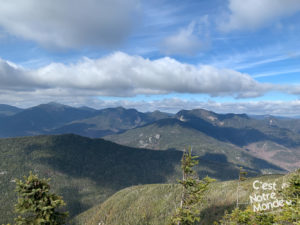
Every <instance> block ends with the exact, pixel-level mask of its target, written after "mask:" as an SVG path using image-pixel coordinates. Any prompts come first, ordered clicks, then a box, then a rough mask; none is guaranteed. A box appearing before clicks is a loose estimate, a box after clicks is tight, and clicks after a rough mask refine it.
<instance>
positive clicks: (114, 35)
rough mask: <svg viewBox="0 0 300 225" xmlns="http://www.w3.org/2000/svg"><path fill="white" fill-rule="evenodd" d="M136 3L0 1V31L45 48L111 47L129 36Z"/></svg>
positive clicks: (109, 0) (120, 0)
mask: <svg viewBox="0 0 300 225" xmlns="http://www.w3.org/2000/svg"><path fill="white" fill-rule="evenodd" d="M138 13H139V0H126V1H124V0H51V1H48V0H46V1H40V0H26V1H23V0H10V1H2V2H1V7H0V27H2V28H4V30H5V31H7V32H8V33H10V34H12V35H16V36H19V37H22V38H25V39H28V40H33V41H36V42H38V43H40V44H41V45H43V46H46V47H48V48H79V47H85V46H114V45H116V44H119V43H120V42H121V41H122V40H123V39H124V38H126V37H127V35H128V34H129V33H130V31H131V29H132V26H133V24H134V21H138V20H137V16H138Z"/></svg>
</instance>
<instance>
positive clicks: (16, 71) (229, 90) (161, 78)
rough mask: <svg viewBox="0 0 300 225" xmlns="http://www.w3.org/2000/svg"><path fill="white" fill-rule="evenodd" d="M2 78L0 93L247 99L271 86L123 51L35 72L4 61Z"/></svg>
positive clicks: (235, 74)
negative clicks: (184, 94)
mask: <svg viewBox="0 0 300 225" xmlns="http://www.w3.org/2000/svg"><path fill="white" fill-rule="evenodd" d="M0 80H1V84H0V91H11V92H20V91H22V92H33V91H35V92H36V91H39V92H45V93H48V94H49V92H50V91H52V92H53V94H55V93H57V94H62V95H74V94H75V93H77V94H78V95H91V96H119V97H128V96H136V95H140V94H145V95H155V94H168V93H204V94H209V95H211V96H233V97H236V98H247V97H257V96H261V95H263V94H264V93H265V92H267V91H269V90H272V88H273V86H272V85H271V84H266V83H259V82H257V81H255V80H254V79H253V78H251V77H250V76H249V75H247V74H243V73H240V72H237V71H234V70H230V69H217V68H214V67H212V66H208V65H201V66H194V65H191V64H184V63H181V62H178V61H176V60H174V59H172V58H169V57H164V58H160V59H157V60H149V59H147V58H143V57H141V56H131V55H128V54H125V53H122V52H116V53H113V54H111V55H108V56H106V57H103V58H100V59H95V60H93V59H89V58H84V59H83V60H81V61H80V62H78V63H76V64H69V65H66V64H62V63H51V64H49V65H48V66H45V67H41V68H39V69H35V70H26V69H24V68H22V67H19V66H17V65H15V64H12V63H9V62H6V61H4V60H0Z"/></svg>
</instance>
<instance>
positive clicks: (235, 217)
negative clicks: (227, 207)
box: [215, 207, 275, 225]
mask: <svg viewBox="0 0 300 225" xmlns="http://www.w3.org/2000/svg"><path fill="white" fill-rule="evenodd" d="M274 222H275V218H274V215H273V214H270V213H269V214H267V213H261V212H253V211H252V210H251V208H250V207H248V208H247V209H245V210H241V209H239V208H235V209H234V210H233V211H232V212H231V213H230V214H229V213H227V212H225V215H224V217H223V218H222V220H220V221H219V223H217V222H216V223H215V224H220V225H255V224H257V225H259V224H260V225H271V224H274Z"/></svg>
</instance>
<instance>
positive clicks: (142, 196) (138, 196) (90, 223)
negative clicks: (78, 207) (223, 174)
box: [72, 175, 291, 225]
mask: <svg viewBox="0 0 300 225" xmlns="http://www.w3.org/2000/svg"><path fill="white" fill-rule="evenodd" d="M290 177H291V175H284V176H283V175H264V176H260V177H256V178H249V179H247V180H245V181H243V182H241V183H240V192H239V201H240V203H241V204H240V208H241V210H243V209H244V208H246V207H247V205H249V195H250V194H252V192H253V188H252V183H253V181H255V180H257V179H259V180H260V181H262V182H269V183H273V182H277V184H278V185H281V184H282V183H284V182H287V181H288V180H289V178H290ZM237 185H238V181H237V180H234V181H224V182H214V183H212V184H211V185H210V186H209V189H208V190H207V191H206V192H205V194H204V198H203V202H205V204H199V209H200V217H201V220H200V222H199V223H198V224H201V225H208V224H209V225H211V224H214V222H215V221H219V220H221V219H222V218H223V215H224V214H225V212H226V211H227V212H231V211H232V210H234V209H235V207H236V200H237V192H236V191H237ZM181 193H182V188H181V185H180V184H151V185H139V186H134V187H130V188H126V189H123V190H121V191H119V192H117V193H116V194H114V195H113V196H112V197H110V198H109V199H108V200H106V201H105V202H104V203H103V204H99V205H97V206H95V207H93V208H91V209H89V210H87V211H86V212H84V213H82V214H80V215H78V216H77V217H75V219H74V220H73V221H72V224H76V225H77V224H78V225H79V224H86V225H98V223H99V222H102V223H103V224H105V225H115V224H118V225H125V224H126V225H136V224H141V225H142V224H143V225H144V224H147V225H166V224H168V223H169V222H170V220H169V219H170V218H171V216H172V215H174V213H175V211H176V208H178V206H179V205H180V201H181ZM228 224H230V223H228ZM233 224H234V223H233ZM237 224H238V223H237ZM241 224H243V223H241ZM246 224H247V223H246ZM251 225H253V224H251Z"/></svg>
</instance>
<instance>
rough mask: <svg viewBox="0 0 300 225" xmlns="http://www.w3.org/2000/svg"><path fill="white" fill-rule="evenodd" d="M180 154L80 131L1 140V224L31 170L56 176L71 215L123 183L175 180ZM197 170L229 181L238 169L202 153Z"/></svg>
mask: <svg viewBox="0 0 300 225" xmlns="http://www.w3.org/2000/svg"><path fill="white" fill-rule="evenodd" d="M181 157H182V152H180V151H174V150H173V151H153V150H145V149H136V148H131V147H125V146H120V145H118V144H115V143H112V142H109V141H105V140H103V139H90V138H85V137H80V136H77V135H54V136H36V137H22V138H8V139H0V194H1V198H0V223H8V222H11V221H12V218H13V217H14V215H13V205H14V203H15V201H16V196H15V193H14V189H15V183H14V181H15V179H16V178H22V177H23V175H27V174H28V173H29V171H33V172H34V173H37V174H38V175H39V176H40V177H45V178H51V179H52V181H51V183H50V184H51V187H52V189H53V191H55V192H57V193H58V194H61V195H62V196H63V197H64V200H65V201H66V203H67V206H68V207H67V209H68V210H69V212H70V215H71V218H72V217H73V216H74V215H77V214H79V213H81V212H83V211H85V210H87V209H89V208H91V207H93V206H95V205H97V204H99V203H101V202H103V201H104V200H106V199H107V198H108V197H109V196H111V195H112V194H114V193H115V192H117V191H119V190H121V189H123V188H126V187H130V186H132V185H138V184H153V183H173V182H176V179H178V178H180V177H181V171H180V160H181ZM265 165H267V166H268V164H265ZM267 168H269V167H267ZM269 169H270V170H271V169H272V167H271V166H270V168H269ZM248 171H249V172H250V174H251V175H252V176H254V175H257V174H260V173H261V170H259V169H257V168H252V169H251V168H248ZM197 172H198V174H199V175H200V176H201V177H203V176H206V175H209V176H211V177H214V178H217V179H220V180H229V179H234V178H236V177H237V175H238V168H237V165H234V164H233V163H230V162H220V163H217V162H214V161H211V160H209V159H205V158H203V159H201V160H200V164H199V166H198V167H197Z"/></svg>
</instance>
